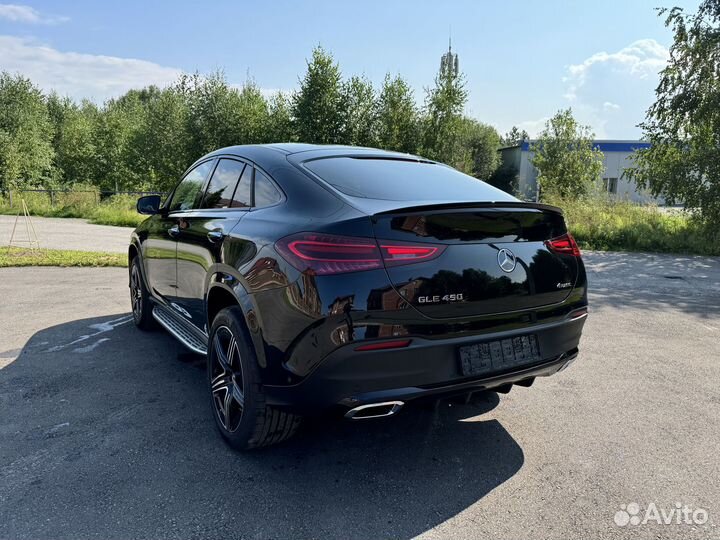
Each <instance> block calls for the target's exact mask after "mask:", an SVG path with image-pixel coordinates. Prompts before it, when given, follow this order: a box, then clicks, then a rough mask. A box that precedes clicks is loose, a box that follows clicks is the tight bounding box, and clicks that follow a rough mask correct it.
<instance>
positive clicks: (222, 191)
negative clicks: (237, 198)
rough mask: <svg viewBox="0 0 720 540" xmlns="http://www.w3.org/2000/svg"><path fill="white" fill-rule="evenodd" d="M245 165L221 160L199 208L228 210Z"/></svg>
mask: <svg viewBox="0 0 720 540" xmlns="http://www.w3.org/2000/svg"><path fill="white" fill-rule="evenodd" d="M244 167H245V164H244V163H243V162H241V161H235V160H234V159H221V160H220V162H219V163H218V165H217V167H215V172H213V175H212V178H210V182H209V183H208V187H207V191H206V192H205V197H204V199H203V202H202V205H201V206H200V207H201V208H228V207H229V206H230V203H231V202H232V197H233V192H234V191H235V186H237V183H238V179H239V178H240V175H241V174H242V171H243V168H244Z"/></svg>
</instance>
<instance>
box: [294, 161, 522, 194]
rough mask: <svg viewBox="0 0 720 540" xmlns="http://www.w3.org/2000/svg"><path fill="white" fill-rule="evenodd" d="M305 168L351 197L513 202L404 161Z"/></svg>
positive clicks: (447, 170)
mask: <svg viewBox="0 0 720 540" xmlns="http://www.w3.org/2000/svg"><path fill="white" fill-rule="evenodd" d="M305 167H307V168H308V169H309V170H310V171H312V172H314V173H315V174H316V175H317V176H319V177H320V178H321V179H322V180H323V181H324V182H326V183H328V184H330V185H331V186H333V187H334V188H335V189H337V190H338V191H340V192H342V193H344V194H345V195H350V196H352V197H364V198H367V199H384V200H390V201H435V200H453V201H455V200H457V201H516V200H517V199H515V197H513V196H512V195H508V194H507V193H505V192H504V191H501V190H499V189H497V188H495V187H493V186H491V185H489V184H486V183H485V182H483V181H481V180H478V179H477V178H473V177H472V176H468V175H467V174H463V173H461V172H460V171H457V170H455V169H453V168H451V167H448V166H446V165H442V164H439V163H428V162H420V161H414V160H403V159H381V158H354V157H332V158H324V159H316V160H312V161H307V162H305Z"/></svg>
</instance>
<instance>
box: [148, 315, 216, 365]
mask: <svg viewBox="0 0 720 540" xmlns="http://www.w3.org/2000/svg"><path fill="white" fill-rule="evenodd" d="M152 314H153V317H154V318H155V320H156V321H157V322H158V323H160V326H162V327H163V328H164V329H165V330H167V331H168V332H170V333H171V334H172V335H173V336H174V337H175V338H176V339H177V340H178V341H179V342H180V343H182V344H183V345H185V346H186V347H187V348H188V349H190V350H191V351H192V352H194V353H197V354H202V355H205V354H207V345H206V344H205V343H203V341H202V340H201V339H200V338H199V337H198V336H196V335H195V333H194V332H193V331H192V330H190V329H188V328H187V323H185V322H181V321H178V319H177V317H176V316H175V315H173V314H171V313H169V310H167V309H165V308H163V307H162V306H158V305H155V306H153V310H152Z"/></svg>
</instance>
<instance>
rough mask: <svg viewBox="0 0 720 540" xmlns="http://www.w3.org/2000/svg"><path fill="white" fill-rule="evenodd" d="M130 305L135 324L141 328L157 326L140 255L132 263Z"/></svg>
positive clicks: (147, 328)
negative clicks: (141, 266)
mask: <svg viewBox="0 0 720 540" xmlns="http://www.w3.org/2000/svg"><path fill="white" fill-rule="evenodd" d="M130 306H131V308H132V314H133V321H134V322H135V326H137V327H138V328H140V329H141V330H153V329H155V328H157V323H156V322H155V319H154V318H153V316H152V302H150V293H149V292H148V290H147V287H145V280H144V279H143V275H142V270H141V269H140V257H135V258H133V260H132V262H131V263H130Z"/></svg>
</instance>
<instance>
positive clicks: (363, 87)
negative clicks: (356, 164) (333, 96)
mask: <svg viewBox="0 0 720 540" xmlns="http://www.w3.org/2000/svg"><path fill="white" fill-rule="evenodd" d="M343 104H344V110H345V114H344V119H343V125H344V136H343V141H342V142H344V143H345V144H352V145H354V146H375V145H376V144H377V142H376V141H377V110H376V100H375V89H374V88H373V86H372V83H371V82H370V81H368V80H367V79H366V78H365V77H357V76H353V77H350V80H349V81H347V82H346V83H345V84H344V85H343Z"/></svg>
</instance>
